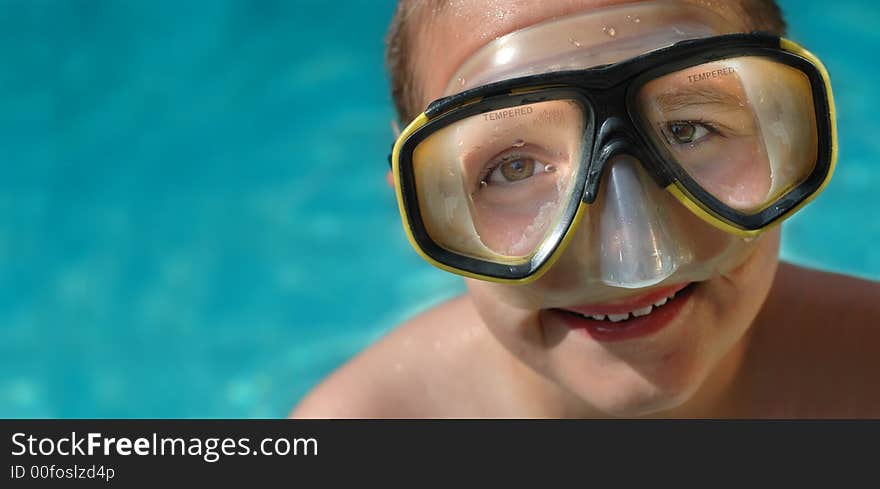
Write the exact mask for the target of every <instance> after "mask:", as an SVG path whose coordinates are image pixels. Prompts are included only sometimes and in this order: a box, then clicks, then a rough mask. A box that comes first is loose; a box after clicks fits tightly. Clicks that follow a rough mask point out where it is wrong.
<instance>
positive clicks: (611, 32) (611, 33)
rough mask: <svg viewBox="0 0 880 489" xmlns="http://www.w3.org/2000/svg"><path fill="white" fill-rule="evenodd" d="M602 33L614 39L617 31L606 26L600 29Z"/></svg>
mask: <svg viewBox="0 0 880 489" xmlns="http://www.w3.org/2000/svg"><path fill="white" fill-rule="evenodd" d="M602 32H604V33H605V34H607V35H608V37H614V36H616V35H617V29H615V28H614V27H612V26H606V27H603V28H602Z"/></svg>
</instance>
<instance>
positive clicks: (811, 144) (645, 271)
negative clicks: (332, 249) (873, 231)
mask: <svg viewBox="0 0 880 489" xmlns="http://www.w3.org/2000/svg"><path fill="white" fill-rule="evenodd" d="M502 50H503V46H501V47H500V48H498V49H496V50H495V53H496V59H497V58H498V56H497V53H498V52H503V51H502ZM502 58H503V56H502ZM566 63H567V62H566V61H565V60H562V61H560V62H559V63H556V66H555V67H554V68H551V69H549V70H548V69H547V67H546V66H544V67H543V68H542V70H541V71H540V72H535V73H529V72H528V71H526V72H525V73H522V72H518V71H516V70H512V71H510V72H509V73H508V74H509V75H511V76H513V78H507V79H502V80H501V81H491V82H489V83H486V84H481V85H480V86H477V87H475V88H468V89H466V90H465V91H463V92H461V93H457V94H455V95H452V96H449V97H444V98H442V99H439V100H437V101H435V102H433V103H431V104H430V105H429V107H428V108H427V110H426V111H425V112H424V113H423V114H422V115H420V116H419V117H418V118H416V119H415V120H414V121H413V122H412V123H411V124H410V125H409V126H407V128H406V129H405V130H404V131H403V132H402V133H401V135H400V137H399V138H398V140H397V142H396V144H395V145H394V148H393V151H392V158H391V160H392V171H393V174H394V178H395V182H396V189H397V194H398V202H399V205H400V209H401V215H402V216H403V220H404V224H405V228H406V230H407V234H408V236H409V238H410V241H411V242H412V244H413V246H414V247H415V248H416V250H418V251H419V252H420V254H421V255H422V256H423V257H425V258H426V259H427V260H428V261H430V262H431V263H433V264H435V265H437V266H439V267H440V268H443V269H446V270H448V271H452V272H454V273H458V274H461V275H465V276H469V277H474V278H480V279H484V280H490V281H496V282H513V283H523V282H530V281H532V280H535V279H536V278H538V277H539V276H540V275H541V274H542V273H543V272H544V271H546V270H547V269H548V268H549V267H550V265H551V264H552V263H553V262H554V261H556V259H557V258H559V257H560V256H561V254H562V252H563V250H564V249H565V248H566V245H567V243H568V241H569V240H570V239H571V237H572V235H573V234H574V233H575V230H576V229H577V228H578V227H579V226H583V225H584V224H583V223H582V222H581V221H584V217H585V216H586V215H588V214H589V209H590V207H591V206H594V205H596V204H597V203H599V202H600V201H601V204H602V205H601V208H602V212H601V213H600V214H599V215H597V216H593V218H592V219H590V220H591V221H592V222H589V223H588V225H587V227H586V228H585V229H587V232H592V233H593V234H595V235H597V236H600V237H601V239H598V240H597V241H598V244H597V247H596V249H597V250H598V254H599V255H600V258H599V260H598V263H596V264H595V265H596V268H597V269H600V270H604V271H603V272H602V273H600V275H601V282H603V283H605V284H607V285H612V286H617V287H626V288H637V287H644V286H648V285H653V284H656V283H659V282H660V281H662V280H663V279H665V278H667V277H669V276H670V275H672V273H674V272H675V270H676V269H677V268H678V267H679V266H680V264H681V263H685V262H688V261H689V260H693V259H694V255H695V253H694V249H693V246H692V245H691V243H688V242H687V240H684V239H682V238H681V236H682V235H685V234H687V230H686V229H677V228H675V223H676V222H678V223H679V224H680V223H681V220H676V219H675V218H674V217H669V216H668V215H667V213H666V211H664V208H663V206H659V205H657V204H656V202H655V200H652V199H650V198H645V196H644V195H642V194H644V193H645V192H646V190H645V189H646V188H648V187H651V186H653V187H654V188H655V189H665V190H666V191H668V193H669V194H670V195H671V196H673V197H674V198H675V199H676V200H678V201H679V202H681V203H682V204H684V207H686V208H687V209H689V210H690V211H691V212H692V213H693V214H694V215H696V216H698V217H699V218H700V219H702V220H704V221H705V222H707V223H709V224H711V225H713V226H715V227H716V228H718V229H721V230H723V231H725V232H726V233H728V234H729V235H731V236H737V237H745V238H748V237H753V236H756V235H758V234H760V233H761V232H763V231H765V230H767V229H768V228H770V227H771V226H773V225H775V224H777V223H779V222H781V221H782V220H783V219H785V218H786V217H788V216H790V215H791V214H792V213H793V212H795V211H796V210H797V209H799V208H800V207H801V206H803V205H804V204H805V203H806V202H808V201H809V200H810V199H812V198H813V197H815V196H816V195H817V194H818V193H819V192H820V191H821V189H822V188H823V187H824V186H825V185H826V184H827V182H828V180H829V178H830V176H831V173H832V170H833V166H834V160H835V156H836V144H835V143H836V141H835V131H834V119H833V101H832V97H831V90H830V85H829V82H828V77H827V73H826V72H825V70H824V68H823V67H822V65H821V63H820V62H819V61H818V60H817V59H816V58H815V57H814V56H812V55H811V54H809V53H807V52H806V51H804V50H803V49H802V48H800V47H799V46H797V45H795V44H794V43H792V42H790V41H788V40H785V39H781V38H778V37H775V36H770V35H764V34H731V35H721V36H712V37H701V38H699V39H690V40H682V41H679V42H676V43H674V44H672V45H671V46H667V47H664V48H661V49H658V50H655V51H651V52H648V53H646V54H643V55H640V56H637V57H635V58H632V59H628V60H626V61H622V62H617V63H612V64H604V65H599V66H594V67H592V68H589V69H569V65H567V64H566ZM519 66H521V65H519ZM519 66H517V69H519ZM462 69H463V70H465V71H466V69H467V64H466V65H464V66H463V67H462ZM460 71H462V70H460ZM520 71H521V70H520ZM548 71H549V72H548ZM495 78H496V79H497V77H495ZM461 79H463V80H465V83H462V84H463V85H464V84H466V83H480V82H479V81H476V82H475V81H474V80H479V78H478V77H470V80H471V82H468V80H467V79H466V78H463V77H462V78H461ZM458 80H459V77H456V78H454V80H453V81H452V82H451V83H456V82H458ZM458 83H461V82H458ZM600 181H601V185H600ZM603 187H604V189H603ZM652 191H656V190H647V192H649V193H650V192H652ZM658 243H660V244H658ZM697 252H699V250H697ZM696 254H699V253H696Z"/></svg>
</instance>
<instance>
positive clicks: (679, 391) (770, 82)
mask: <svg viewBox="0 0 880 489" xmlns="http://www.w3.org/2000/svg"><path fill="white" fill-rule="evenodd" d="M758 30H761V31H769V32H773V33H776V34H781V33H782V31H783V30H784V23H783V21H782V19H781V17H780V14H779V10H778V8H777V7H776V6H775V4H773V2H771V1H759V0H739V1H734V2H697V1H649V2H624V1H614V0H605V1H596V0H592V1H591V0H579V1H573V2H570V1H561V0H560V1H549V2H537V1H525V0H520V1H513V0H511V1H501V2H491V3H486V2H481V1H476V0H475V1H463V2H446V1H421V2H420V1H404V2H402V3H401V5H400V6H399V8H398V12H397V14H396V16H395V20H394V23H393V25H392V29H391V36H390V38H389V40H390V45H389V59H390V67H391V69H392V84H393V90H394V96H395V100H396V102H397V106H398V111H399V113H400V115H401V118H402V119H403V120H413V119H414V118H416V116H417V115H418V113H419V112H421V111H423V110H425V107H427V106H428V104H429V103H430V102H431V101H433V100H436V99H439V98H441V97H444V96H453V95H455V94H457V93H459V92H465V95H463V96H462V97H460V98H455V97H454V96H453V97H452V98H450V99H445V100H444V101H441V102H439V103H437V104H435V105H432V106H431V107H430V108H429V109H428V111H427V113H426V115H423V116H421V117H419V118H416V120H415V122H414V123H413V124H412V125H410V126H409V127H408V128H407V129H406V130H404V134H403V136H402V137H401V138H400V140H399V141H398V144H397V145H396V146H395V150H394V158H395V165H394V168H393V173H394V175H393V185H394V186H395V188H396V190H397V192H398V198H399V202H400V205H401V211H402V216H403V217H404V224H405V227H406V229H407V232H408V234H409V236H410V239H411V241H412V242H413V244H414V246H415V247H416V249H417V250H418V251H419V252H420V253H421V254H422V255H423V256H425V257H426V258H427V259H429V260H430V261H431V262H432V263H435V264H436V265H438V266H440V267H441V268H444V269H446V270H449V271H452V272H454V273H459V274H462V275H465V276H467V277H469V278H467V279H466V281H467V286H468V293H467V294H466V295H465V296H463V297H459V298H457V299H454V300H452V301H450V302H448V303H446V304H443V305H441V306H439V307H436V308H434V309H433V310H430V311H428V312H426V313H424V314H422V315H421V316H419V317H416V318H414V319H412V320H411V321H409V322H407V323H406V324H404V325H402V326H401V327H399V328H397V329H396V330H395V331H393V332H392V333H390V334H389V335H388V336H387V337H386V338H384V339H382V340H381V341H380V342H378V343H377V344H375V345H373V346H372V347H371V348H369V349H368V350H367V351H365V352H363V353H362V354H361V355H359V356H358V357H356V358H355V359H353V360H351V361H350V362H349V363H348V364H346V365H344V366H343V367H341V368H340V369H339V370H338V371H336V372H335V373H334V374H333V375H332V376H330V377H329V378H328V379H327V380H326V381H325V382H323V383H322V384H321V385H319V386H318V387H317V388H316V389H315V390H314V391H313V392H311V393H310V394H309V395H308V396H307V397H306V398H305V399H304V400H303V401H302V402H301V403H300V404H299V406H297V408H296V409H295V410H294V411H293V413H292V416H294V417H331V418H336V417H424V418H430V417H605V416H618V417H619V416H624V417H634V416H656V417H679V418H680V417H852V416H855V417H873V416H877V415H880V389H877V387H876V386H877V381H878V372H880V355H877V351H878V346H877V345H880V327H878V321H877V320H876V319H875V318H876V317H877V316H878V314H880V306H878V301H877V299H878V298H880V286H878V284H876V283H872V282H866V281H861V280H857V279H853V278H849V277H844V276H840V275H835V274H829V273H822V272H817V271H811V270H806V269H803V268H800V267H796V266H793V265H788V264H780V263H779V262H778V246H779V236H780V231H779V227H778V226H774V224H778V222H779V221H781V220H782V219H784V218H785V217H787V216H788V215H790V214H791V213H792V212H795V211H796V210H797V209H798V208H799V206H801V205H803V204H804V203H806V201H808V200H809V199H810V198H812V197H814V196H815V195H816V194H817V193H818V192H819V191H821V189H822V187H824V185H825V184H826V183H827V179H828V178H830V175H831V171H832V169H833V164H834V154H835V152H834V148H833V146H834V144H835V140H834V128H833V103H832V102H831V95H830V93H829V92H827V91H826V90H825V89H824V88H823V80H824V74H823V70H822V68H821V66H820V64H819V63H818V61H815V60H809V56H808V55H807V54H804V53H803V52H801V51H799V50H798V49H797V48H794V47H791V46H790V45H789V44H786V43H785V42H780V41H779V40H778V39H771V38H769V36H765V37H760V36H758V37H748V36H746V37H742V36H740V37H737V36H732V37H731V36H727V37H720V36H725V35H728V34H734V33H749V32H752V31H758ZM689 39H698V40H701V41H699V42H696V43H692V44H690V45H688V44H687V43H684V44H676V43H679V42H680V41H685V40H689ZM670 46H672V47H670ZM661 48H665V50H664V49H661ZM646 53H649V54H646ZM804 58H807V59H808V61H804ZM615 63H619V64H615ZM605 65H609V66H610V68H608V70H607V71H604V72H601V73H599V72H597V70H593V71H578V70H587V69H588V68H595V67H597V66H605ZM566 73H568V75H566ZM493 84H494V85H493ZM826 88H827V87H826Z"/></svg>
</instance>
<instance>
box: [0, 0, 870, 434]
mask: <svg viewBox="0 0 880 489" xmlns="http://www.w3.org/2000/svg"><path fill="white" fill-rule="evenodd" d="M781 4H782V5H783V7H784V9H785V11H786V14H787V16H788V19H789V21H790V25H791V34H790V37H792V38H794V39H795V40H798V41H799V42H801V43H803V44H804V45H806V46H807V47H808V48H810V49H811V50H812V51H814V52H815V53H816V54H818V55H819V56H820V57H821V58H822V59H823V60H824V61H825V62H826V64H827V66H828V68H829V71H830V72H831V74H832V78H833V82H834V87H835V93H836V96H837V104H838V111H839V129H840V140H841V150H840V160H839V167H838V168H839V169H838V173H837V175H836V176H835V178H834V180H833V181H832V183H831V185H830V186H829V187H828V189H827V191H826V192H825V193H824V194H823V195H822V196H821V197H820V198H819V199H818V200H817V201H816V202H815V203H813V204H811V205H810V206H808V207H807V208H806V209H805V210H804V211H802V212H801V213H799V214H798V215H796V216H795V217H794V218H793V219H791V220H790V221H789V222H788V223H787V224H786V225H785V228H784V242H783V255H784V256H785V257H786V258H787V259H790V260H792V261H795V262H798V263H802V264H806V265H810V266H815V267H818V268H822V269H827V270H837V271H842V272H846V273H853V274H858V275H861V276H865V277H871V278H874V279H880V250H878V247H877V246H876V243H877V242H880V218H878V209H880V206H878V204H877V201H876V200H873V199H872V197H874V196H876V194H877V190H878V189H880V171H878V167H877V162H878V161H880V138H878V137H877V135H878V134H880V119H878V118H877V117H876V116H875V114H876V109H877V106H878V104H877V98H878V93H880V91H878V89H877V88H876V87H875V81H876V80H877V79H878V78H880V77H878V75H880V70H878V68H877V65H876V62H875V56H876V53H877V52H880V37H878V35H877V34H876V33H875V31H874V26H876V25H880V11H878V10H877V9H876V8H874V7H876V5H875V4H874V3H873V2H869V1H854V0H849V1H846V0H841V1H838V2H834V4H833V8H832V7H829V4H828V3H827V2H822V1H818V0H815V1H795V0H787V1H783V2H781ZM392 9H393V2H391V1H388V0H385V1H381V2H380V1H367V0H363V1H350V2H344V3H342V4H341V5H340V4H338V3H329V2H320V1H317V0H315V1H299V2H295V1H268V0H265V1H253V0H204V1H190V2H170V1H149V2H148V1H130V2H117V1H112V0H105V1H88V2H73V1H68V2H64V1H52V0H20V1H11V0H6V1H0V39H2V42H0V51H2V57H0V59H3V60H4V63H5V66H4V69H3V70H2V71H0V100H2V106H3V110H2V111H0V127H2V131H0V143H2V144H0V161H2V165H3V166H2V168H3V170H4V171H3V177H2V178H0V333H2V338H3V341H2V342H0V417H278V416H283V415H285V414H286V413H287V411H288V410H289V409H290V407H291V406H292V405H293V404H294V403H295V402H296V401H297V399H299V398H300V397H301V396H302V395H303V394H304V393H305V392H306V391H307V390H308V389H309V388H310V387H311V386H313V385H314V384H315V383H316V382H317V381H318V380H319V379H320V378H321V377H323V376H324V375H326V374H327V373H328V372H329V371H330V370H332V369H333V368H335V367H336V366H337V365H339V364H340V363H341V362H343V361H345V360H346V359H347V358H349V357H351V356H352V355H353V354H355V353H356V352H358V351H359V350H361V349H362V348H363V347H365V346H366V345H367V344H369V343H370V342H371V341H374V340H375V339H376V338H378V337H380V336H381V335H382V334H384V333H385V332H386V331H388V330H389V328H391V327H393V326H394V325H395V324H397V323H398V322H400V321H401V320H402V319H404V318H406V317H409V316H411V315H412V314H414V313H416V312H418V311H420V310H423V309H424V308H426V307H428V306H429V305H431V304H433V303H436V302H438V301H440V300H443V299H444V298H447V297H450V296H452V295H454V294H456V293H458V292H460V291H461V290H462V289H463V287H462V285H461V282H460V280H459V279H458V278H456V277H454V276H452V275H449V274H447V273H444V272H442V271H439V270H436V269H434V268H432V267H430V266H429V265H427V264H426V263H424V262H422V260H421V259H420V258H419V257H418V256H417V255H416V254H415V252H414V251H412V250H411V248H410V247H409V245H408V244H407V242H406V240H405V237H404V235H403V232H402V229H401V228H400V224H399V220H398V216H397V209H396V204H395V202H394V199H393V196H392V194H391V191H390V190H389V189H388V187H387V186H386V184H385V180H384V172H385V170H386V168H387V163H386V160H385V158H386V155H387V151H388V147H389V144H390V142H391V137H392V135H391V131H390V129H389V121H390V120H391V118H392V108H391V103H390V99H389V96H388V95H387V92H388V90H387V81H386V78H385V75H384V72H383V69H382V66H383V65H382V49H383V44H382V38H383V35H384V30H385V27H386V25H387V22H388V20H389V19H390V15H391V12H392Z"/></svg>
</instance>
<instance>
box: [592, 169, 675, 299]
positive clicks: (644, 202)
mask: <svg viewBox="0 0 880 489" xmlns="http://www.w3.org/2000/svg"><path fill="white" fill-rule="evenodd" d="M607 163H608V164H607V165H605V166H606V173H605V176H604V177H603V178H602V182H601V185H599V188H598V196H597V197H598V198H597V199H596V201H595V202H594V203H593V205H591V206H590V207H591V208H590V210H589V216H590V217H591V219H590V220H591V223H592V225H591V226H590V227H591V230H592V234H593V236H592V239H590V240H589V241H591V242H592V243H593V244H592V248H593V249H594V250H595V251H596V252H598V253H599V256H598V260H591V261H592V262H593V263H595V264H596V265H597V266H598V272H599V274H600V276H601V279H602V282H604V283H605V284H607V285H611V286H615V287H623V288H642V287H649V286H651V285H655V284H658V283H660V282H662V281H663V280H665V279H666V278H668V277H669V276H671V275H672V274H673V273H675V271H676V270H677V269H678V266H679V264H680V262H681V259H680V258H681V256H682V250H681V249H680V247H679V246H678V243H677V242H676V240H675V239H674V237H675V235H676V234H675V233H674V230H673V229H672V226H674V223H673V222H671V220H669V219H666V218H665V214H664V209H663V206H662V205H661V202H660V200H661V199H659V198H658V197H659V194H661V193H662V192H663V190H662V189H660V188H659V187H658V186H657V185H656V184H655V183H654V182H653V181H651V178H650V177H649V176H648V175H647V173H646V172H645V171H644V169H643V168H642V165H641V163H640V161H639V160H638V159H636V158H635V157H633V156H631V155H627V154H621V155H617V156H614V157H613V158H612V159H610V160H609V161H608V162H607Z"/></svg>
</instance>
